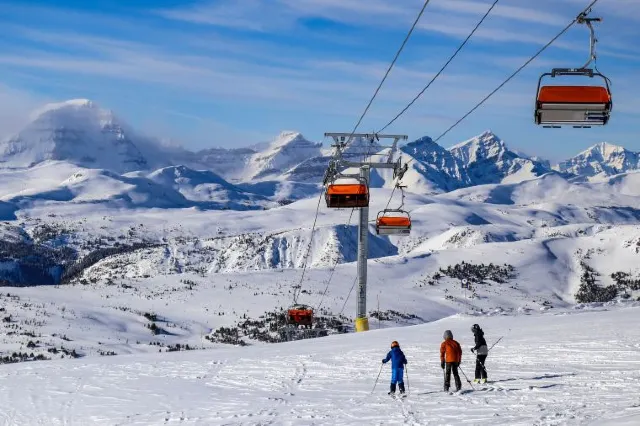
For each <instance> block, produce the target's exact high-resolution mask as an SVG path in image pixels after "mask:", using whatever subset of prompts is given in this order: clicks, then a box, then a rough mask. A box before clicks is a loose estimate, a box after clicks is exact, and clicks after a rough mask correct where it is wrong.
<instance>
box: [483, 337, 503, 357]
mask: <svg viewBox="0 0 640 426" xmlns="http://www.w3.org/2000/svg"><path fill="white" fill-rule="evenodd" d="M502 339H504V336H502V337H500V338H499V339H498V340H496V342H495V343H494V344H493V345H491V347H490V348H489V350H488V351H487V353H489V352H490V351H491V349H493V347H494V346H495V345H497V344H498V342H499V341H500V340H502Z"/></svg>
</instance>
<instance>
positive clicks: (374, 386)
mask: <svg viewBox="0 0 640 426" xmlns="http://www.w3.org/2000/svg"><path fill="white" fill-rule="evenodd" d="M383 365H384V364H380V371H378V377H376V382H375V383H374V384H373V389H371V393H373V391H374V390H376V385H377V384H378V379H379V378H380V373H382V366H383Z"/></svg>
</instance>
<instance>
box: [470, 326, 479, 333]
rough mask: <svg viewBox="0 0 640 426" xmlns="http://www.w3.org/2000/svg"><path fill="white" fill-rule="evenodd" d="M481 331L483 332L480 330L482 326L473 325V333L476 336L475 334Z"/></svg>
mask: <svg viewBox="0 0 640 426" xmlns="http://www.w3.org/2000/svg"><path fill="white" fill-rule="evenodd" d="M480 330H481V328H480V326H479V325H478V324H473V326H472V327H471V331H472V332H473V333H474V334H475V333H477V332H478V331H480Z"/></svg>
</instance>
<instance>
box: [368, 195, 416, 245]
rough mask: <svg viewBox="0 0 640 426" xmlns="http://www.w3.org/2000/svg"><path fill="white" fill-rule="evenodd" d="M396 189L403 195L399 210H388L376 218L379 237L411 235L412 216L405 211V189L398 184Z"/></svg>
mask: <svg viewBox="0 0 640 426" xmlns="http://www.w3.org/2000/svg"><path fill="white" fill-rule="evenodd" d="M396 188H397V189H399V190H400V192H401V194H402V201H401V203H400V207H398V208H397V209H389V208H386V209H384V210H382V211H381V212H379V213H378V216H377V217H376V234H378V235H404V236H406V235H409V234H411V215H410V214H409V212H408V211H406V210H404V188H406V187H405V186H403V185H400V184H397V185H396Z"/></svg>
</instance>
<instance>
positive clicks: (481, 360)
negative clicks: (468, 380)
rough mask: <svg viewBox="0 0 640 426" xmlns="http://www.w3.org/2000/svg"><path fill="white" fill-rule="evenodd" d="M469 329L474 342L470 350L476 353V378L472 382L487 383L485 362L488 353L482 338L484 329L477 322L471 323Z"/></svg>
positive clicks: (485, 342)
mask: <svg viewBox="0 0 640 426" xmlns="http://www.w3.org/2000/svg"><path fill="white" fill-rule="evenodd" d="M471 331H472V332H473V337H474V338H475V343H476V345H475V346H474V347H473V348H471V352H473V353H475V354H476V378H475V379H474V380H473V383H487V368H486V367H487V364H486V363H485V362H486V361H487V355H489V348H487V341H486V340H485V339H484V331H482V329H481V328H480V326H479V325H478V324H473V326H472V327H471Z"/></svg>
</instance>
